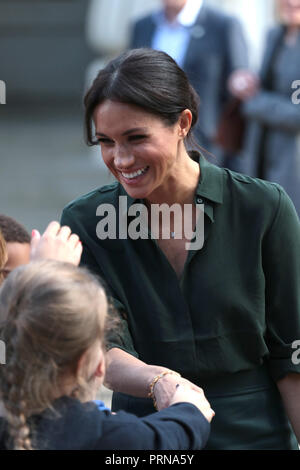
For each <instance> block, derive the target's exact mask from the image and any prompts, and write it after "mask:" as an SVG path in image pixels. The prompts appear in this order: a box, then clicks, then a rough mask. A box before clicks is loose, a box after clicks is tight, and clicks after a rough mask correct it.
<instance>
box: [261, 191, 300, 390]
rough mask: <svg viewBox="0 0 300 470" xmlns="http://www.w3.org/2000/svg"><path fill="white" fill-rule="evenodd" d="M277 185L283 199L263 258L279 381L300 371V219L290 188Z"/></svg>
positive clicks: (273, 367)
mask: <svg viewBox="0 0 300 470" xmlns="http://www.w3.org/2000/svg"><path fill="white" fill-rule="evenodd" d="M275 186H276V188H277V190H278V193H279V202H278V206H277V211H276V214H275V217H274V220H273V222H272V225H271V227H270V228H269V230H268V232H267V233H266V235H265V237H264V240H263V245H262V250H263V255H262V261H263V269H264V272H265V282H266V285H265V293H266V295H265V299H266V306H265V308H266V325H267V327H266V332H265V340H266V343H267V346H268V348H269V353H270V355H269V367H270V372H271V375H272V377H273V379H274V380H275V381H277V380H280V379H281V378H283V377H284V376H285V375H287V374H289V373H292V372H296V373H299V372H300V364H298V363H297V362H298V361H295V354H294V352H295V350H294V349H293V343H294V342H295V341H296V340H300V222H299V218H298V215H297V213H296V210H295V208H294V206H293V203H292V202H291V200H290V198H289V197H288V195H287V194H286V192H285V191H284V190H283V189H282V188H281V187H280V186H279V185H275ZM299 362H300V361H299Z"/></svg>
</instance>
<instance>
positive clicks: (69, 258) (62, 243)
mask: <svg viewBox="0 0 300 470" xmlns="http://www.w3.org/2000/svg"><path fill="white" fill-rule="evenodd" d="M81 254H82V244H81V242H80V240H79V237H78V235H76V234H75V233H73V234H72V232H71V229H70V228H69V227H67V226H63V227H61V226H60V224H59V223H58V222H56V221H54V222H50V224H49V225H48V227H47V228H46V230H45V232H44V233H43V235H41V234H40V233H39V231H38V230H33V231H32V239H31V251H30V260H31V261H37V260H41V259H54V260H57V261H64V262H67V263H71V264H75V266H78V264H79V262H80V258H81Z"/></svg>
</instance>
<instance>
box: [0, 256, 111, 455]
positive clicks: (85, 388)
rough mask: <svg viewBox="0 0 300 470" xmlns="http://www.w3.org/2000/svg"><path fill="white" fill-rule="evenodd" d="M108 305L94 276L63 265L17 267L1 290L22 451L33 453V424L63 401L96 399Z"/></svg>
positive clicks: (15, 428)
mask: <svg viewBox="0 0 300 470" xmlns="http://www.w3.org/2000/svg"><path fill="white" fill-rule="evenodd" d="M106 314H107V300H106V295H105V293H104V290H103V288H102V287H101V285H100V284H99V282H98V280H97V279H96V278H95V277H94V276H93V275H92V274H90V273H89V272H88V271H87V270H85V269H82V268H77V267H75V266H73V265H71V264H67V263H61V262H57V261H49V260H47V261H42V262H35V263H30V264H28V265H26V266H20V267H19V268H17V269H15V270H14V271H13V272H12V273H11V274H10V276H9V277H8V278H7V279H6V281H5V282H4V283H3V285H2V287H1V289H0V340H2V341H4V342H5V345H6V364H5V365H1V366H0V401H1V402H2V405H3V406H4V410H5V415H6V417H7V421H8V424H9V430H10V431H9V432H10V435H11V436H14V445H15V448H30V445H31V444H30V440H29V439H28V436H29V429H28V426H27V425H26V419H27V417H29V416H30V415H32V414H37V413H40V412H42V411H43V410H45V409H46V408H48V407H51V404H52V403H53V401H54V400H55V399H56V398H58V397H60V396H63V395H70V396H75V397H77V398H78V399H80V400H82V401H84V400H86V399H94V398H95V392H96V389H97V388H98V386H99V385H100V383H102V381H103V377H104V372H105V366H104V353H103V342H104V328H105V319H106Z"/></svg>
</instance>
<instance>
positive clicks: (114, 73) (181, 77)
mask: <svg viewBox="0 0 300 470" xmlns="http://www.w3.org/2000/svg"><path fill="white" fill-rule="evenodd" d="M105 100H111V101H117V102H120V103H127V104H131V105H135V106H138V107H140V108H142V109H144V110H145V111H147V112H149V113H152V114H154V115H156V116H158V117H160V118H161V119H162V120H163V121H164V122H165V123H166V124H167V125H170V126H172V125H174V124H175V123H176V122H177V121H178V119H179V116H180V114H181V112H182V111H184V110H185V109H189V110H190V111H191V113H192V124H191V129H192V128H193V127H194V125H195V124H196V122H197V120H198V106H199V101H200V100H199V97H198V95H197V93H196V91H195V90H194V88H193V87H192V85H191V84H190V83H189V81H188V78H187V76H186V74H185V72H184V71H183V70H182V69H181V68H180V67H179V66H178V65H177V63H176V62H175V61H174V60H173V59H172V58H171V57H170V56H169V55H168V54H166V53H165V52H162V51H157V50H153V49H147V48H141V49H132V50H130V51H127V52H124V53H123V54H121V55H120V56H119V57H117V58H116V59H113V60H112V61H110V62H109V63H108V64H107V65H106V67H105V68H103V69H102V70H100V72H99V73H98V75H97V77H96V79H95V80H94V82H93V84H92V86H91V88H90V89H89V91H88V92H87V94H86V96H85V99H84V105H85V132H86V141H87V144H88V145H96V144H97V141H95V140H94V139H93V131H92V128H93V126H92V118H93V113H94V110H95V108H96V107H97V106H98V105H99V104H101V103H102V102H104V101H105ZM188 138H191V131H190V133H189V134H188Z"/></svg>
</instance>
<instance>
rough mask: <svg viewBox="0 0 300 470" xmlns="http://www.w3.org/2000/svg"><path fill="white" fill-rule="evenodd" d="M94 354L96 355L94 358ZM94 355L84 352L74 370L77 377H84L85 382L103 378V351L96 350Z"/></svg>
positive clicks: (100, 349)
mask: <svg viewBox="0 0 300 470" xmlns="http://www.w3.org/2000/svg"><path fill="white" fill-rule="evenodd" d="M94 354H96V356H95V355H94ZM94 354H91V351H85V352H84V353H83V354H82V356H81V358H80V359H79V361H78V364H77V368H76V374H77V376H81V377H86V378H87V380H90V379H91V378H92V377H104V374H105V356H104V351H103V349H102V348H100V347H99V348H97V352H96V353H95V352H94ZM94 358H95V359H94Z"/></svg>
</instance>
